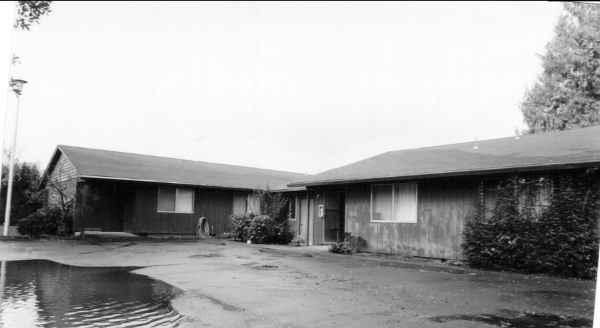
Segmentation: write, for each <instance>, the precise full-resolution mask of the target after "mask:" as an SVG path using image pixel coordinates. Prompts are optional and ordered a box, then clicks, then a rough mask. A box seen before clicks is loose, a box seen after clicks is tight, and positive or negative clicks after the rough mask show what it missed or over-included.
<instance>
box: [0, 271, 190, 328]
mask: <svg viewBox="0 0 600 328" xmlns="http://www.w3.org/2000/svg"><path fill="white" fill-rule="evenodd" d="M1 265H2V266H1V267H0V327H6V328H13V327H14V328H20V327H27V328H30V327H177V326H178V325H179V322H180V321H181V319H182V315H181V314H179V313H177V312H176V311H175V310H174V309H173V308H172V307H171V304H170V300H171V299H172V298H173V297H174V296H175V295H176V294H177V293H179V291H178V290H177V289H175V288H174V287H172V286H171V285H169V284H166V283H164V282H161V281H157V280H154V279H151V278H149V277H146V276H143V275H138V274H134V273H131V272H130V271H131V270H133V269H135V268H117V267H74V266H69V265H64V264H59V263H55V262H51V261H46V260H28V261H2V262H1Z"/></svg>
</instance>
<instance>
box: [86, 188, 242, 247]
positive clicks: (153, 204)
mask: <svg viewBox="0 0 600 328" xmlns="http://www.w3.org/2000/svg"><path fill="white" fill-rule="evenodd" d="M158 188H159V185H158V184H143V183H125V182H115V181H101V180H86V181H81V182H79V183H78V184H77V188H76V189H77V203H76V211H75V231H81V228H82V226H83V227H85V228H86V229H100V230H102V231H127V232H132V233H138V234H195V233H196V226H197V224H198V220H199V219H200V218H201V217H205V218H206V219H207V220H208V224H209V226H210V228H211V233H213V234H215V235H217V236H219V235H222V234H223V233H226V232H229V231H231V215H232V214H233V213H236V212H237V213H238V214H242V213H247V212H249V211H251V210H252V208H251V207H250V206H248V203H249V202H251V201H252V199H251V198H249V197H251V196H252V194H253V192H252V191H250V190H247V191H243V190H241V191H235V190H230V189H219V188H193V189H194V212H193V213H167V212H158V211H157V206H158Z"/></svg>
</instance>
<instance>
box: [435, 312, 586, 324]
mask: <svg viewBox="0 0 600 328" xmlns="http://www.w3.org/2000/svg"><path fill="white" fill-rule="evenodd" d="M429 319H430V320H431V321H434V322H439V323H445V322H448V321H456V320H464V321H471V322H480V323H485V324H488V325H493V326H498V327H511V328H550V327H552V328H555V327H565V328H566V327H570V328H583V327H592V320H590V319H586V318H579V317H568V316H560V315H555V314H543V313H527V312H516V311H508V310H506V311H500V312H498V313H493V314H455V315H446V316H437V317H431V318H429Z"/></svg>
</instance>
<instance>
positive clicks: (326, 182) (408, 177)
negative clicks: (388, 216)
mask: <svg viewBox="0 0 600 328" xmlns="http://www.w3.org/2000/svg"><path fill="white" fill-rule="evenodd" d="M598 165H600V162H599V161H591V162H573V163H571V162H568V163H552V164H542V165H532V166H508V167H499V168H490V169H483V170H473V171H469V170H465V171H449V172H442V173H431V174H414V175H400V176H387V177H373V178H367V177H363V178H355V179H334V180H321V181H297V182H292V183H289V184H288V187H311V186H326V185H340V184H351V183H368V182H380V181H388V180H411V179H428V178H438V177H454V176H476V175H485V174H496V173H510V172H536V171H544V170H552V169H554V170H568V169H576V168H586V167H593V166H598Z"/></svg>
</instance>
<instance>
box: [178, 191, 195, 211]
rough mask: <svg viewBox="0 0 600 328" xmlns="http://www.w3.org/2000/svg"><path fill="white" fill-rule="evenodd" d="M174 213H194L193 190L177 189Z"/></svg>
mask: <svg viewBox="0 0 600 328" xmlns="http://www.w3.org/2000/svg"><path fill="white" fill-rule="evenodd" d="M175 212H178V213H194V190H193V189H189V188H177V199H176V202H175Z"/></svg>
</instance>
